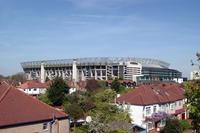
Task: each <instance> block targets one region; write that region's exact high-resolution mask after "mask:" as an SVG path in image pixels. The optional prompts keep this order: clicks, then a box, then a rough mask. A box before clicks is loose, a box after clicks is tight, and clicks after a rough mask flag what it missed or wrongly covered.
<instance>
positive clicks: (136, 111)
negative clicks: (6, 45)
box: [118, 99, 185, 128]
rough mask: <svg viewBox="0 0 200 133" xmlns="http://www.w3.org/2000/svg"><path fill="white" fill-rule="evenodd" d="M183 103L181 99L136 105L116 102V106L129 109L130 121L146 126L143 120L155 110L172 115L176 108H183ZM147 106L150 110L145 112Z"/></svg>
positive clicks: (155, 111)
mask: <svg viewBox="0 0 200 133" xmlns="http://www.w3.org/2000/svg"><path fill="white" fill-rule="evenodd" d="M184 104H185V100H184V99H183V100H178V101H175V102H172V103H166V104H153V105H148V106H142V105H141V106H138V105H130V104H121V105H120V104H118V106H119V107H121V108H123V109H125V110H128V111H129V114H130V117H131V119H132V123H134V124H136V125H139V126H141V127H143V128H146V127H147V124H146V123H145V122H144V121H145V118H146V117H150V116H151V115H152V114H153V113H157V112H166V113H167V114H171V115H173V114H175V112H176V110H179V109H183V105H184ZM154 107H155V109H154ZM147 108H149V110H150V111H149V113H147Z"/></svg>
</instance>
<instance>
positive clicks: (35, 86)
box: [17, 80, 47, 96]
mask: <svg viewBox="0 0 200 133" xmlns="http://www.w3.org/2000/svg"><path fill="white" fill-rule="evenodd" d="M17 89H19V90H21V91H23V92H25V93H26V94H28V95H32V96H37V95H40V94H44V93H45V92H46V90H47V85H46V84H45V83H41V82H39V81H35V80H29V81H26V82H25V83H23V84H21V85H20V86H18V87H17Z"/></svg>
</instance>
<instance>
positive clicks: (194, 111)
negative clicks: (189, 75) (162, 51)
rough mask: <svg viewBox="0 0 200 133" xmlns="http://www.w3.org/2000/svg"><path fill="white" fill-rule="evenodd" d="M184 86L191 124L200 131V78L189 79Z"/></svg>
mask: <svg viewBox="0 0 200 133" xmlns="http://www.w3.org/2000/svg"><path fill="white" fill-rule="evenodd" d="M184 86H185V87H184V88H185V96H186V98H187V108H188V110H189V112H190V119H192V123H191V124H192V126H193V129H194V130H196V131H197V132H200V104H199V103H200V80H194V81H189V82H187V83H185V84H184Z"/></svg>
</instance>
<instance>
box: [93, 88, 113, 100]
mask: <svg viewBox="0 0 200 133" xmlns="http://www.w3.org/2000/svg"><path fill="white" fill-rule="evenodd" d="M116 95H117V94H116V92H115V91H114V90H112V89H106V90H104V91H103V92H99V93H97V94H96V95H95V99H96V100H97V101H98V102H107V103H111V102H114V99H115V98H116Z"/></svg>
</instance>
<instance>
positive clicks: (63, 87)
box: [47, 77, 69, 106]
mask: <svg viewBox="0 0 200 133" xmlns="http://www.w3.org/2000/svg"><path fill="white" fill-rule="evenodd" d="M68 92H69V87H68V85H67V84H66V82H65V81H64V80H63V79H62V78H60V77H56V78H55V79H54V80H53V81H52V83H51V85H50V87H49V88H48V89H47V97H48V99H49V100H50V101H51V103H52V104H53V105H54V106H60V105H62V104H63V101H64V99H65V95H66V94H67V93H68Z"/></svg>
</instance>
